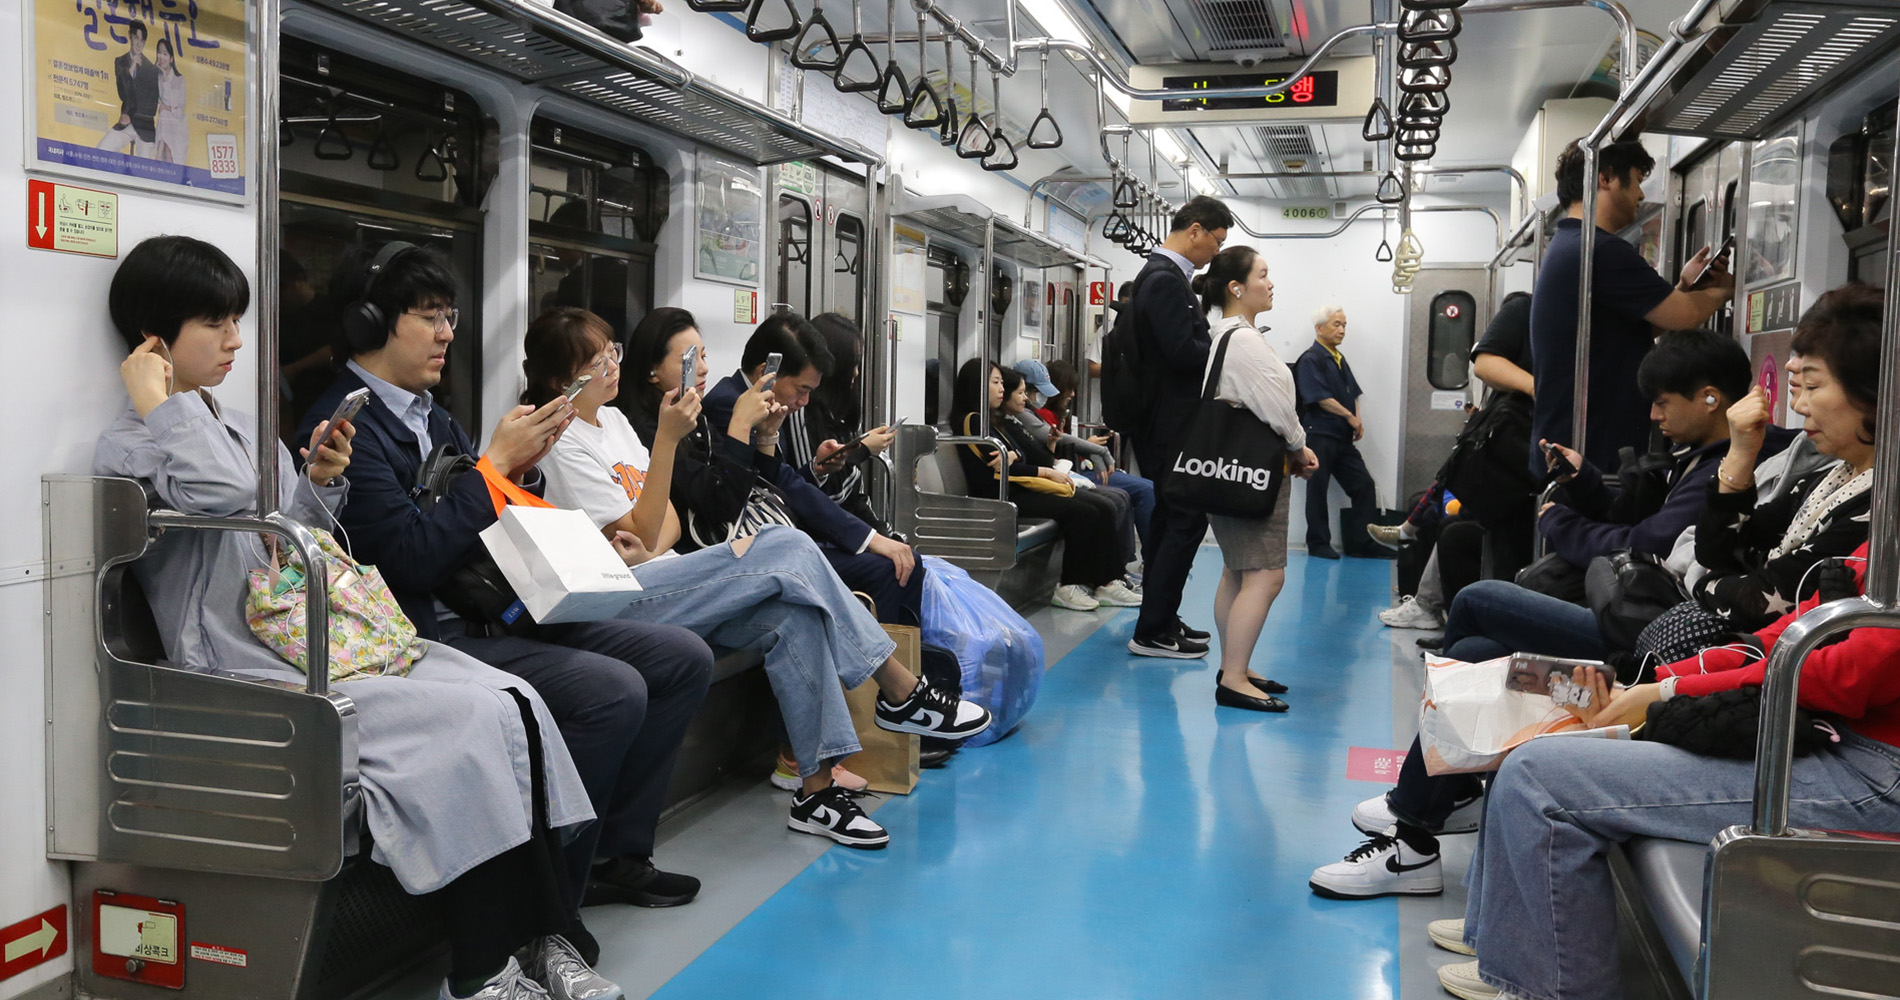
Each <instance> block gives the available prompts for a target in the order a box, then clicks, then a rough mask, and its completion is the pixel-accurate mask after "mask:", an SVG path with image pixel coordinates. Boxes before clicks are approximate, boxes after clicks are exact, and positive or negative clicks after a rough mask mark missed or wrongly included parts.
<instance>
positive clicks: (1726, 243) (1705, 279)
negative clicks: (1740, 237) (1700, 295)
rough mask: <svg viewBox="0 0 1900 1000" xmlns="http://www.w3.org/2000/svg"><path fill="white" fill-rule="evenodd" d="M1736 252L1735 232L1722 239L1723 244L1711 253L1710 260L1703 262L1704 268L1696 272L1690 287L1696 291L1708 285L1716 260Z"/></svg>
mask: <svg viewBox="0 0 1900 1000" xmlns="http://www.w3.org/2000/svg"><path fill="white" fill-rule="evenodd" d="M1734 253H1735V236H1734V234H1730V235H1729V238H1728V239H1725V240H1723V241H1722V246H1721V247H1720V248H1719V249H1717V250H1716V251H1715V252H1714V253H1712V254H1710V255H1709V259H1708V260H1706V261H1704V262H1703V264H1702V270H1701V271H1699V272H1697V273H1696V276H1695V280H1694V281H1691V282H1689V289H1690V290H1691V291H1695V290H1697V289H1701V288H1706V287H1708V283H1709V278H1710V277H1711V272H1713V271H1714V270H1715V265H1716V262H1717V261H1723V260H1727V259H1728V258H1729V257H1730V256H1731V255H1732V254H1734Z"/></svg>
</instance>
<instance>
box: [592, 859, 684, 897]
mask: <svg viewBox="0 0 1900 1000" xmlns="http://www.w3.org/2000/svg"><path fill="white" fill-rule="evenodd" d="M698 895H699V880H698V879H696V878H694V877H692V876H691V875H677V874H674V873H673V872H663V871H661V870H659V869H658V868H655V867H653V859H652V858H615V859H613V860H612V861H602V862H601V863H599V864H597V865H595V866H594V870H593V872H592V873H590V874H589V876H588V879H587V894H586V896H585V897H583V899H582V901H581V905H582V906H601V905H603V904H606V903H631V904H633V905H634V906H649V907H663V906H683V905H685V904H687V903H690V902H692V901H693V897H695V896H698Z"/></svg>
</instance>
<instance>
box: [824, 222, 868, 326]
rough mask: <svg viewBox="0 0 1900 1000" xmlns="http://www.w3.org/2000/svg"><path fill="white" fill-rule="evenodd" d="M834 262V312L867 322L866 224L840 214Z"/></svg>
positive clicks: (832, 272) (832, 278)
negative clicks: (865, 313)
mask: <svg viewBox="0 0 1900 1000" xmlns="http://www.w3.org/2000/svg"><path fill="white" fill-rule="evenodd" d="M833 243H834V244H835V249H834V252H833V253H832V260H831V311H833V312H836V313H840V314H842V315H844V316H848V317H850V318H851V319H852V321H854V322H861V321H862V320H863V318H864V316H863V313H864V220H862V219H859V218H858V217H857V216H855V215H849V214H845V213H842V212H841V213H839V215H838V225H837V228H836V236H835V238H834V240H833Z"/></svg>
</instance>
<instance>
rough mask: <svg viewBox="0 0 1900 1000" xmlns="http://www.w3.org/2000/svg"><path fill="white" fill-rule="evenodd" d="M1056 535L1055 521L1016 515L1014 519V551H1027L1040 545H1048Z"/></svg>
mask: <svg viewBox="0 0 1900 1000" xmlns="http://www.w3.org/2000/svg"><path fill="white" fill-rule="evenodd" d="M1056 537H1057V529H1056V523H1055V522H1054V521H1050V520H1046V519H1044V518H1038V517H1018V518H1017V519H1016V551H1017V552H1027V551H1029V550H1030V549H1033V548H1036V547H1037V546H1040V545H1048V544H1050V543H1051V542H1054V541H1055V540H1056Z"/></svg>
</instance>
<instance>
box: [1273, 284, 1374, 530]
mask: <svg viewBox="0 0 1900 1000" xmlns="http://www.w3.org/2000/svg"><path fill="white" fill-rule="evenodd" d="M1345 339H1346V310H1344V309H1341V308H1340V307H1338V306H1332V305H1328V306H1321V307H1320V309H1319V311H1318V312H1316V313H1314V314H1313V346H1311V347H1309V348H1307V349H1306V353H1305V354H1302V355H1300V360H1299V362H1298V363H1297V364H1295V365H1294V366H1293V378H1294V382H1295V384H1296V385H1297V387H1298V389H1299V393H1300V424H1301V425H1302V426H1304V427H1305V428H1306V444H1307V447H1309V448H1312V449H1313V454H1314V455H1316V456H1318V458H1319V468H1318V469H1317V470H1316V471H1315V472H1314V473H1313V478H1312V479H1309V480H1307V483H1306V554H1307V555H1310V556H1318V557H1319V558H1321V559H1337V558H1339V553H1338V552H1337V551H1336V550H1334V548H1333V545H1332V516H1331V514H1330V513H1329V512H1328V508H1329V506H1330V505H1329V504H1328V502H1327V496H1326V494H1327V487H1328V486H1329V485H1330V484H1331V483H1332V481H1333V480H1334V479H1338V480H1339V486H1340V488H1341V489H1343V490H1345V491H1346V496H1348V497H1350V498H1351V499H1352V518H1353V521H1354V522H1355V524H1356V525H1357V528H1356V529H1355V527H1354V526H1353V525H1346V526H1344V527H1343V533H1344V535H1345V537H1346V538H1348V539H1351V538H1353V534H1352V532H1353V531H1354V530H1360V531H1363V530H1365V529H1364V526H1365V525H1367V524H1370V523H1372V514H1373V500H1374V495H1373V490H1372V475H1371V474H1370V473H1368V472H1367V471H1366V462H1365V459H1363V458H1360V457H1359V448H1358V446H1357V445H1355V444H1354V443H1353V442H1355V441H1357V440H1359V439H1360V438H1362V437H1365V436H1366V426H1365V424H1364V423H1362V422H1360V420H1359V397H1360V395H1361V394H1362V393H1361V391H1360V389H1359V380H1358V379H1356V378H1353V375H1352V365H1349V364H1347V363H1346V356H1345V355H1344V354H1341V353H1339V345H1340V344H1341V343H1343V342H1344V341H1345Z"/></svg>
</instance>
